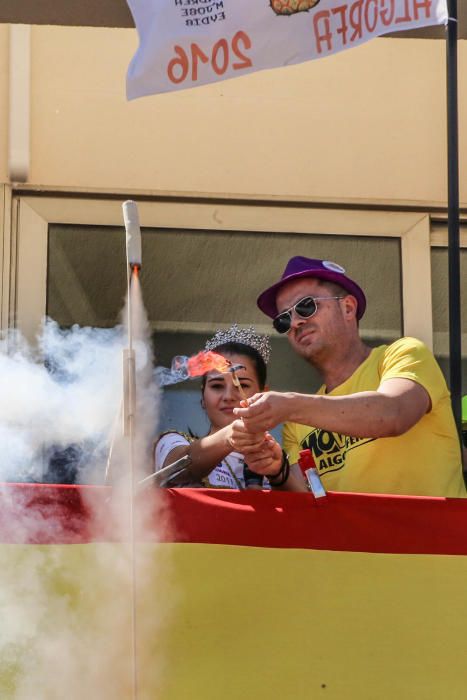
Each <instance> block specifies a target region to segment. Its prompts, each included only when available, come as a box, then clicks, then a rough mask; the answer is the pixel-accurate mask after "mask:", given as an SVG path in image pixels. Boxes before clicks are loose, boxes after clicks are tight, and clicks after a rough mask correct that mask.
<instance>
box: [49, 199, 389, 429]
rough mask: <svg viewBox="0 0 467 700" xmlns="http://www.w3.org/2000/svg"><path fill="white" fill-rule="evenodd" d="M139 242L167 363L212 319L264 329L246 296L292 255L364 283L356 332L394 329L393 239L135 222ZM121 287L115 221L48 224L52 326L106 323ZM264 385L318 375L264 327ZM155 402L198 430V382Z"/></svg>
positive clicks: (384, 337) (166, 417)
mask: <svg viewBox="0 0 467 700" xmlns="http://www.w3.org/2000/svg"><path fill="white" fill-rule="evenodd" d="M252 215H254V212H252ZM142 245H143V268H142V273H141V282H142V289H143V295H144V301H145V305H146V308H147V312H148V316H149V321H150V323H151V326H152V328H153V329H154V346H155V352H156V356H157V362H158V364H162V365H165V366H167V365H169V364H170V360H171V358H172V357H173V356H174V355H176V354H182V355H190V354H193V353H195V352H197V351H198V350H200V349H201V348H202V347H204V343H205V340H206V338H208V337H209V336H210V335H212V333H213V332H214V330H215V329H216V328H217V327H218V326H228V325H230V324H231V323H232V322H234V321H235V322H237V323H239V324H241V325H249V324H254V325H256V326H257V327H258V328H259V329H260V330H261V331H267V332H269V329H270V322H269V319H267V318H266V317H265V316H264V315H263V314H262V313H261V312H260V311H259V310H258V309H257V307H256V304H255V300H256V297H257V296H258V294H259V293H260V292H261V291H263V289H265V288H266V287H268V286H269V285H270V284H272V283H273V282H274V281H276V280H277V279H278V278H279V277H280V275H281V273H282V271H283V269H284V267H285V264H286V262H287V260H288V259H289V258H290V257H292V256H293V255H304V256H307V257H315V258H322V259H327V260H333V261H336V262H338V263H340V264H341V265H343V266H344V267H345V268H346V270H347V273H348V274H349V275H350V276H351V277H353V278H354V279H355V280H356V281H357V282H358V283H359V284H360V285H361V286H362V287H363V289H364V290H365V292H366V295H367V298H368V307H367V312H366V314H365V316H364V317H363V319H362V321H361V333H362V336H363V337H364V338H365V340H367V341H368V342H369V343H370V344H372V345H376V344H379V343H380V342H390V341H391V340H393V339H395V338H397V337H398V336H400V334H401V326H402V321H401V317H402V314H401V270H400V241H399V239H397V238H376V237H370V236H342V235H314V234H307V235H303V234H293V233H290V234H284V233H280V234H279V233H256V232H255V233H248V232H237V231H229V232H223V231H201V230H186V229H185V230H174V229H144V231H143V234H142ZM125 288H126V268H125V236H124V231H123V228H120V227H111V226H82V225H76V226H75V225H51V226H50V227H49V251H48V276H47V314H48V315H49V316H50V317H52V318H53V319H54V320H56V321H57V322H58V323H59V324H60V325H61V326H64V327H67V326H71V325H72V324H74V323H77V324H79V325H92V326H99V327H109V326H113V325H114V324H116V323H118V322H119V318H120V313H121V309H122V305H123V299H124V295H125ZM271 334H273V331H272V329H271ZM269 383H270V386H271V387H272V388H275V389H279V390H281V389H282V390H283V389H289V390H297V391H304V392H308V391H313V390H315V389H316V388H317V387H318V385H319V379H318V377H317V375H316V373H315V372H313V371H312V370H311V369H310V368H309V367H308V366H307V365H306V364H305V363H304V362H303V361H302V360H300V358H298V357H296V356H295V355H294V354H293V353H292V352H291V350H290V349H289V347H288V343H287V339H286V338H278V337H277V336H274V335H273V337H272V357H271V363H270V372H269ZM164 401H165V404H164V410H163V411H162V419H161V420H162V427H167V426H169V425H170V426H171V427H174V426H175V425H176V426H177V427H180V428H185V429H186V427H188V426H189V427H191V428H192V429H193V430H194V431H195V432H199V431H202V430H204V429H205V427H206V425H205V421H204V419H203V417H202V413H201V411H200V406H199V390H198V387H197V385H195V384H194V383H193V384H192V383H184V384H181V385H178V386H175V387H173V388H172V389H170V390H168V391H166V396H165V398H164Z"/></svg>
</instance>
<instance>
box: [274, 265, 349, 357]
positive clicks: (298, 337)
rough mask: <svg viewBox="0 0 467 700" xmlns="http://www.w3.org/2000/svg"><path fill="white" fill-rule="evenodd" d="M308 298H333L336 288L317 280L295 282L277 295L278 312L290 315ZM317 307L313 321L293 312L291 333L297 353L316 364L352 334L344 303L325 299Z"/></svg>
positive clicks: (291, 341) (290, 337) (307, 279)
mask: <svg viewBox="0 0 467 700" xmlns="http://www.w3.org/2000/svg"><path fill="white" fill-rule="evenodd" d="M306 296H312V297H331V296H337V294H336V292H334V291H332V287H331V288H330V287H327V286H326V284H325V283H323V282H320V281H319V280H317V279H312V278H309V277H306V278H304V279H298V280H292V281H291V282H288V283H287V284H285V285H284V286H283V287H282V288H281V289H280V290H279V292H278V293H277V297H276V305H277V312H278V313H282V312H283V311H287V310H288V309H290V308H291V307H292V306H294V304H296V303H297V301H299V300H300V299H303V297H306ZM316 303H317V305H318V309H317V311H316V313H315V314H314V315H313V316H311V318H301V317H300V316H298V315H297V314H296V312H295V311H293V312H292V325H291V327H290V331H289V333H288V339H289V342H290V344H291V346H292V347H293V349H294V350H295V351H296V352H297V353H298V354H299V355H301V357H303V358H305V359H306V360H309V361H311V362H313V363H314V362H319V360H320V358H325V357H326V355H329V353H330V352H331V353H332V351H333V349H335V348H336V347H339V345H340V344H341V343H342V342H343V341H344V339H346V337H347V334H348V332H349V326H348V323H346V321H345V318H344V313H343V307H342V304H343V303H344V300H337V299H325V300H324V299H323V300H319V301H317V302H316Z"/></svg>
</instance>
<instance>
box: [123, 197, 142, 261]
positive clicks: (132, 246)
mask: <svg viewBox="0 0 467 700" xmlns="http://www.w3.org/2000/svg"><path fill="white" fill-rule="evenodd" d="M122 209H123V221H124V222H125V230H126V258H127V262H128V265H129V266H130V267H141V261H142V256H141V229H140V226H139V216H138V208H137V206H136V202H133V200H132V199H128V200H127V201H126V202H123V204H122Z"/></svg>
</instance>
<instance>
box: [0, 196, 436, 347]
mask: <svg viewBox="0 0 467 700" xmlns="http://www.w3.org/2000/svg"><path fill="white" fill-rule="evenodd" d="M4 189H5V190H6V189H7V188H4ZM7 199H8V198H7V197H6V196H4V197H3V200H2V201H1V202H0V221H2V224H3V230H2V231H1V233H2V239H3V250H2V257H1V258H0V264H1V270H2V286H1V294H2V300H1V301H2V303H1V309H2V318H1V322H2V328H6V327H7V325H8V323H7V321H8V319H9V325H10V327H11V326H13V327H15V328H18V329H20V330H21V332H22V333H23V334H24V336H25V337H26V338H27V339H28V340H29V341H30V342H34V339H35V337H36V334H37V331H38V329H39V327H40V323H41V320H42V318H43V316H44V315H45V312H46V283H47V238H48V227H49V224H76V225H80V224H81V225H90V226H92V225H95V226H105V225H107V226H122V229H123V218H122V209H121V204H122V202H123V201H124V199H125V198H124V197H121V198H118V199H117V198H116V197H115V196H113V197H104V196H103V197H92V196H73V195H72V194H70V195H65V196H60V197H59V196H53V195H43V194H41V195H34V194H26V195H22V194H16V195H15V194H14V193H13V194H12V196H11V211H12V216H11V220H10V221H8V220H7V219H8V216H6V214H5V211H6V209H7V208H8V201H7ZM138 210H139V214H140V221H141V226H142V227H153V228H174V229H178V228H184V229H201V230H205V231H209V230H217V231H219V230H220V231H223V230H225V231H228V230H236V231H245V232H250V233H251V232H255V231H257V232H263V233H264V232H265V233H271V234H273V233H276V232H277V233H294V234H303V235H307V234H326V235H339V236H342V235H349V236H370V237H382V236H384V237H394V238H399V239H400V245H401V279H402V304H403V309H402V321H403V334H404V335H413V336H416V337H418V338H420V339H421V340H423V341H424V342H425V343H426V344H427V345H428V347H430V348H433V320H432V303H431V295H432V290H431V261H430V249H431V240H430V216H429V214H428V213H426V212H420V211H416V212H414V211H397V210H394V209H381V208H364V207H363V206H362V207H360V206H359V207H348V206H347V207H337V206H336V207H335V208H334V207H331V206H326V207H324V206H318V205H312V204H306V205H305V204H296V203H286V204H285V203H282V202H281V203H279V202H270V203H264V202H260V203H258V202H255V201H250V200H244V201H240V202H239V201H234V202H231V201H229V200H212V201H209V200H202V201H199V200H190V199H189V198H184V199H181V198H178V197H177V198H175V197H174V199H173V200H171V199H170V198H164V200H163V201H161V200H157V199H154V200H149V199H144V200H143V201H138ZM8 229H10V231H9V230H8ZM413 270H416V274H413ZM420 298H423V299H424V305H423V309H424V311H423V312H422V313H421V312H420V303H419V300H420ZM184 330H189V329H185V328H184ZM193 330H195V329H193Z"/></svg>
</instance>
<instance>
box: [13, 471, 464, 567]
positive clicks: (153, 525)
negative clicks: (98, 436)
mask: <svg viewBox="0 0 467 700" xmlns="http://www.w3.org/2000/svg"><path fill="white" fill-rule="evenodd" d="M161 503H162V504H163V505H164V508H162V509H161V507H160V506H161ZM138 504H139V505H138ZM136 507H137V509H140V510H141V511H144V512H145V513H146V515H148V513H149V512H150V511H151V512H152V515H151V516H150V518H149V520H150V522H149V526H148V527H147V528H146V532H145V534H144V539H146V540H152V541H156V540H157V541H163V542H193V543H205V544H226V545H242V546H253V547H278V548H296V549H322V550H336V551H352V552H381V553H383V552H386V553H394V554H398V553H400V554H404V553H407V554H467V499H445V498H424V497H413V496H406V497H405V496H383V495H369V494H354V493H332V492H331V493H328V495H327V496H326V498H325V499H320V500H319V501H316V500H315V499H314V498H313V496H312V495H311V494H298V493H286V492H278V491H273V492H260V491H234V490H221V489H168V490H160V491H147V492H145V493H143V494H142V496H140V497H138V499H137V506H136ZM117 515H118V514H117ZM115 516H116V511H115V508H114V506H113V505H112V490H111V489H110V488H108V487H102V486H58V485H42V484H3V485H0V542H3V543H29V544H31V543H32V544H77V543H85V542H102V541H104V542H111V541H115V540H116V539H117V534H116V528H115V527H114V526H113V523H115ZM167 523H170V527H169V526H168V525H167Z"/></svg>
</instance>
